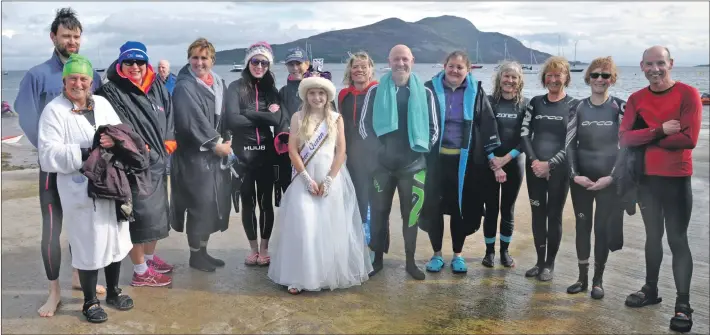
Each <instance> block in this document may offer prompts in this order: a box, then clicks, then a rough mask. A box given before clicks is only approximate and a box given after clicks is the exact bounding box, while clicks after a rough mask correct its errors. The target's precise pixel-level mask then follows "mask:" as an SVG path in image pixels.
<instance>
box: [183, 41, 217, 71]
mask: <svg viewBox="0 0 710 335" xmlns="http://www.w3.org/2000/svg"><path fill="white" fill-rule="evenodd" d="M205 49H206V50H207V56H209V57H210V58H211V59H212V64H213V65H214V63H215V61H216V57H215V55H216V51H215V49H214V45H212V43H210V41H208V40H207V39H206V38H203V37H200V38H198V39H196V40H195V41H194V42H192V44H190V46H189V47H187V59H190V57H192V52H193V51H195V50H197V51H202V50H205Z"/></svg>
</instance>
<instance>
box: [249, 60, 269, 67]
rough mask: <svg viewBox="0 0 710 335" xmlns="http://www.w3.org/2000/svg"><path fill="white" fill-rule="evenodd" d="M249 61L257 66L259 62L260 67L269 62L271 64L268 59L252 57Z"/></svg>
mask: <svg viewBox="0 0 710 335" xmlns="http://www.w3.org/2000/svg"><path fill="white" fill-rule="evenodd" d="M249 63H251V65H254V66H259V64H261V67H269V64H271V63H270V62H269V61H268V60H261V59H256V58H252V59H251V60H250V61H249Z"/></svg>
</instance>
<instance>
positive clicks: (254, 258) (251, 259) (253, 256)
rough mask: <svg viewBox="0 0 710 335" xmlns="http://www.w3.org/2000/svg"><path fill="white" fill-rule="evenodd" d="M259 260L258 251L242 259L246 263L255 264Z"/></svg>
mask: <svg viewBox="0 0 710 335" xmlns="http://www.w3.org/2000/svg"><path fill="white" fill-rule="evenodd" d="M258 260H259V253H258V252H252V253H251V254H249V255H248V256H247V258H245V259H244V264H246V265H256V264H257V262H258Z"/></svg>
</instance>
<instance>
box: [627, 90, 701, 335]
mask: <svg viewBox="0 0 710 335" xmlns="http://www.w3.org/2000/svg"><path fill="white" fill-rule="evenodd" d="M637 118H641V119H642V120H643V121H645V123H646V124H647V125H648V128H644V129H638V130H632V127H633V125H634V123H635V122H636V119H637ZM701 118H702V102H701V101H700V94H699V93H698V90H697V89H695V88H693V87H691V86H689V85H686V84H684V83H681V82H676V83H675V85H674V86H673V87H671V88H669V89H668V90H666V91H663V92H653V91H651V89H650V88H648V87H647V88H644V89H642V90H640V91H637V92H635V93H634V94H632V95H631V96H630V97H629V100H628V102H627V104H626V112H625V117H624V120H623V122H622V123H621V127H620V129H619V135H620V143H621V145H622V146H628V147H644V148H645V153H644V175H643V176H642V177H641V181H640V185H639V194H638V198H639V207H640V208H641V215H642V217H643V222H644V226H645V227H646V252H645V253H646V271H647V273H646V285H644V287H643V288H642V289H641V291H640V292H642V293H643V294H639V292H637V293H634V294H632V295H631V296H629V297H628V298H627V300H626V304H627V305H632V306H637V307H638V306H643V305H647V304H653V303H658V302H660V298H658V286H657V285H658V273H659V271H660V267H661V261H662V260H663V244H662V239H663V234H664V226H665V233H667V237H668V245H669V246H670V248H671V252H672V254H673V277H674V279H675V285H676V290H677V294H678V296H677V299H676V312H681V313H684V314H685V315H688V316H689V315H690V314H692V310H691V309H690V302H689V301H690V298H689V293H690V279H691V277H692V274H693V259H692V256H691V254H690V248H689V246H688V225H689V224H690V215H691V210H692V205H693V193H692V189H691V180H690V178H691V175H692V174H693V157H692V149H694V148H695V146H696V145H697V143H698V136H699V133H700V126H701ZM669 120H679V121H680V128H681V130H680V132H678V133H676V134H673V135H666V134H665V133H664V132H663V123H664V122H666V121H669ZM657 298H658V300H656V299H657ZM675 318H676V317H674V319H675ZM676 321H677V320H676ZM686 322H687V321H686ZM673 324H674V321H673V320H672V321H671V328H673ZM687 329H689V327H688V328H687Z"/></svg>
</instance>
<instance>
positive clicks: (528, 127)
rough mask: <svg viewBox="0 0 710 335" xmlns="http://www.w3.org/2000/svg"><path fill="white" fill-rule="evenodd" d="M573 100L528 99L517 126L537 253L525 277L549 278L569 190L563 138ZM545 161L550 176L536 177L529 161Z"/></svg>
mask: <svg viewBox="0 0 710 335" xmlns="http://www.w3.org/2000/svg"><path fill="white" fill-rule="evenodd" d="M575 101H576V100H575V99H574V98H572V97H570V96H569V95H566V96H565V97H564V98H563V99H561V100H559V101H556V102H551V101H550V100H549V99H548V98H547V95H540V96H536V97H534V98H532V99H531V100H530V104H529V105H528V108H527V110H526V112H525V118H524V119H523V125H522V127H521V141H522V146H523V151H524V152H525V155H526V156H527V159H526V162H525V170H526V172H525V173H526V178H525V179H526V181H527V186H528V197H529V198H530V206H531V211H532V232H533V239H534V243H535V249H536V251H537V264H536V266H535V267H533V268H532V269H530V271H528V273H526V276H528V277H535V276H537V275H538V274H540V275H542V274H543V273H544V276H541V277H540V279H542V280H550V279H552V277H551V276H552V275H551V274H552V271H553V270H554V265H555V257H556V256H557V251H558V250H559V248H560V242H561V241H562V211H563V210H564V206H565V202H566V200H567V193H568V191H569V174H568V169H567V160H566V158H565V137H566V135H567V121H568V117H569V111H570V106H571V105H573V104H574V103H575ZM535 160H538V161H540V162H548V163H549V164H550V177H549V179H546V178H538V177H537V176H535V173H534V172H533V170H532V167H531V165H532V162H533V161H535Z"/></svg>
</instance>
